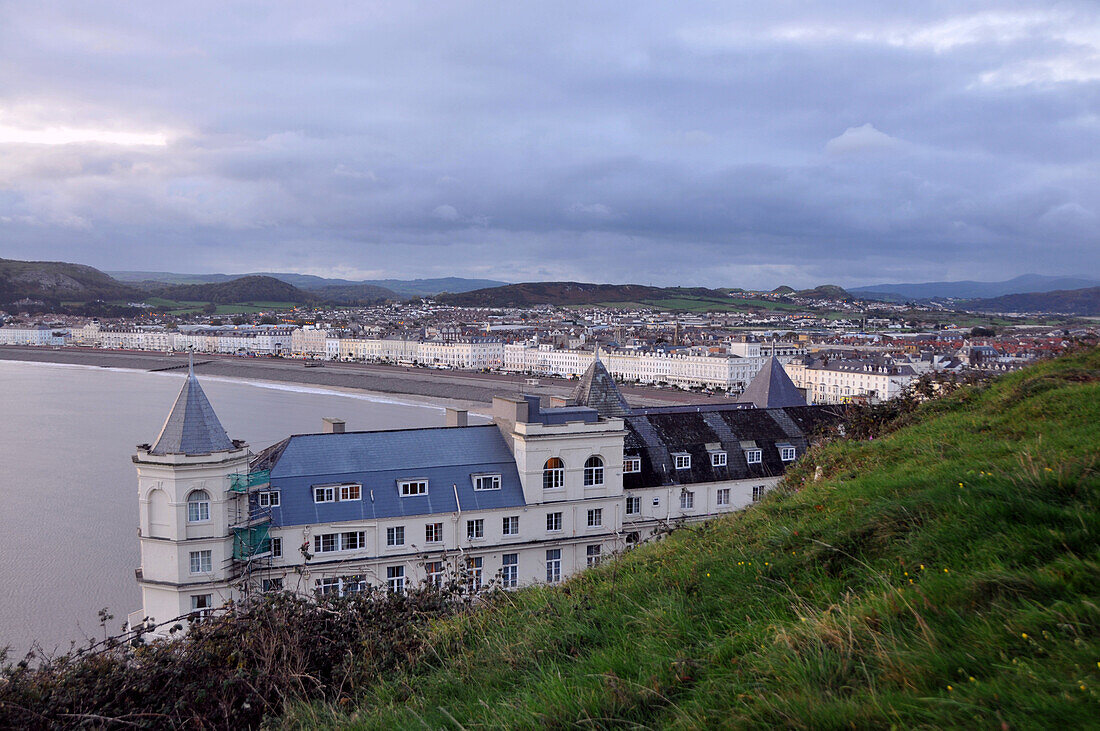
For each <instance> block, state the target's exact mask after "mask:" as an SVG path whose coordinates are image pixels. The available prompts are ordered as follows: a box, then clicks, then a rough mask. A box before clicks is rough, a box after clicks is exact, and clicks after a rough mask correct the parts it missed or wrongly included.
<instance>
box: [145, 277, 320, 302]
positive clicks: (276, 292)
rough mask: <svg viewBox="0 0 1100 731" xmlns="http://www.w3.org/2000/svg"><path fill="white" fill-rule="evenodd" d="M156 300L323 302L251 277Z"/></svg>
mask: <svg viewBox="0 0 1100 731" xmlns="http://www.w3.org/2000/svg"><path fill="white" fill-rule="evenodd" d="M153 294H155V295H156V296H157V297H161V298H163V299H167V300H177V301H180V302H213V303H215V304H237V303H244V302H293V303H295V304H315V303H319V302H320V301H321V298H320V297H318V296H317V295H315V294H312V293H309V292H305V291H303V290H300V289H298V288H297V287H295V286H293V285H290V284H287V283H286V282H283V281H280V280H278V279H275V278H273V277H261V276H249V277H240V278H238V279H232V280H229V281H227V282H218V283H215V284H179V285H175V286H172V287H164V288H162V289H158V290H155V291H154V292H153Z"/></svg>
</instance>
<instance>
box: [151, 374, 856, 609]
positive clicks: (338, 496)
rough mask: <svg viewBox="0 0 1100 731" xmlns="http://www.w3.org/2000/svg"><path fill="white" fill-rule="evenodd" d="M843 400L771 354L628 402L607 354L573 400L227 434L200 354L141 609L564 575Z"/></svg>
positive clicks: (745, 482) (763, 474)
mask: <svg viewBox="0 0 1100 731" xmlns="http://www.w3.org/2000/svg"><path fill="white" fill-rule="evenodd" d="M838 418H839V415H838V413H837V412H835V411H831V410H830V409H829V408H828V407H814V406H806V405H805V404H804V402H803V401H802V399H801V396H800V394H799V393H798V391H797V390H796V389H795V388H794V386H793V385H792V384H791V383H790V381H789V379H787V377H786V375H785V373H784V371H783V369H782V367H780V366H779V364H778V363H777V362H776V361H774V360H770V361H769V362H768V363H767V364H766V365H765V367H764V368H763V369H761V372H760V374H759V375H758V377H757V378H756V379H755V380H754V381H753V382H752V384H750V386H749V388H748V389H746V392H745V395H744V396H743V397H742V400H741V401H740V402H737V403H733V402H726V403H723V404H720V405H706V406H685V407H680V406H673V407H662V408H647V409H635V408H631V407H630V406H629V404H628V403H627V402H626V401H625V400H624V399H623V397H622V396H621V394H620V393H619V391H618V389H617V388H616V386H615V383H614V379H613V378H612V377H611V375H610V374H609V373H608V371H607V369H606V368H605V367H604V365H603V363H602V362H600V361H599V360H596V361H594V362H593V363H592V364H591V365H590V366H589V368H588V370H587V371H586V372H585V373H584V375H583V377H582V378H581V380H580V382H579V384H578V386H577V389H576V390H575V392H574V394H573V398H572V399H571V400H568V401H565V400H563V402H558V403H553V404H551V405H550V406H549V407H546V406H544V405H543V404H541V403H540V401H539V399H538V397H533V396H526V397H523V398H497V399H495V400H494V402H493V416H492V421H491V422H490V423H488V424H478V425H473V424H470V423H468V421H467V417H466V415H465V413H464V412H458V411H450V412H448V415H447V425H446V426H442V427H439V428H427V429H397V430H389V431H373V432H345V431H344V430H343V423H342V422H340V421H339V420H336V419H329V420H326V426H325V428H324V429H323V431H322V432H321V433H317V434H303V435H294V436H289V437H287V438H286V439H284V440H282V441H281V442H279V443H277V444H274V445H272V446H270V447H268V448H266V449H264V450H262V451H260V452H259V453H253V452H251V451H250V449H249V447H248V445H247V444H244V443H243V442H241V441H237V440H232V439H230V438H229V437H228V436H227V435H226V433H225V430H224V429H223V428H222V426H221V424H220V422H219V421H218V418H217V416H216V415H215V413H214V410H213V408H212V406H211V404H210V402H209V401H208V400H207V398H206V396H205V395H204V393H203V391H202V388H201V387H200V385H199V383H198V381H197V379H196V378H195V375H194V372H193V370H192V371H191V372H190V373H189V375H188V378H187V380H186V382H185V384H184V386H183V388H182V390H181V391H180V394H179V397H178V398H177V400H176V402H175V405H174V406H173V408H172V410H171V412H170V414H169V416H168V419H167V420H166V422H165V424H164V427H163V428H162V430H161V432H160V434H159V435H158V437H157V438H156V439H155V440H154V441H153V442H152V443H150V444H143V445H139V447H138V450H137V454H136V455H135V456H134V458H133V461H134V464H135V466H136V468H137V474H138V501H139V505H140V531H139V533H140V543H141V567H140V568H139V569H138V571H137V576H138V581H139V584H140V586H141V589H142V601H143V606H142V608H141V609H140V610H139V611H136V612H134V613H132V614H131V615H130V616H129V622H130V625H131V627H139V626H141V625H142V624H146V625H147V626H149V625H152V624H156V623H157V622H166V621H169V620H173V619H175V618H176V617H179V616H182V615H185V614H188V613H189V612H201V611H204V610H207V609H212V608H216V607H218V606H221V605H223V604H225V603H226V602H229V601H242V600H243V601H247V599H248V598H249V597H250V596H252V595H254V594H255V593H257V592H265V591H293V592H298V593H302V594H311V593H318V594H327V593H336V594H347V593H354V592H358V591H362V590H364V589H365V588H366V586H367V585H368V584H370V585H375V586H383V587H386V588H388V589H389V590H391V591H404V590H405V589H406V588H408V587H409V586H410V585H412V584H418V583H421V582H430V583H440V582H442V581H444V580H445V578H447V577H457V578H458V579H459V580H460V581H461V582H462V583H463V584H464V585H465V586H466V587H467V588H468V589H469V590H470V591H473V592H476V591H478V590H480V589H481V588H483V587H485V586H488V585H496V586H500V587H502V588H506V589H507V588H513V587H518V586H523V585H528V584H533V583H551V584H552V583H557V582H559V581H562V580H564V579H565V578H567V577H568V576H570V575H572V574H574V573H576V572H578V571H581V570H584V569H585V568H587V567H589V566H592V565H594V564H596V563H598V562H599V561H601V560H603V559H604V558H606V557H608V556H610V555H612V554H614V553H616V552H620V551H623V550H626V549H628V548H629V547H631V546H632V545H634V544H636V543H638V542H640V541H645V540H647V539H649V538H651V537H653V536H655V535H657V534H659V533H661V532H662V531H664V530H666V529H668V528H670V527H672V526H674V525H676V524H678V523H681V522H689V523H690V522H695V521H700V520H705V519H708V518H711V517H714V516H716V515H721V514H723V513H727V512H730V511H735V510H739V509H742V508H744V507H746V506H748V505H750V504H752V503H753V502H754V501H756V500H759V499H760V497H761V496H762V495H764V494H765V493H766V492H767V491H768V490H770V489H772V488H773V487H774V486H775V485H776V483H777V482H778V480H779V479H780V477H781V476H782V474H783V473H784V471H785V470H786V468H787V467H788V466H789V465H791V464H793V463H794V462H795V461H796V460H797V459H798V458H799V457H800V456H801V455H802V454H803V453H804V452H805V451H806V449H807V448H808V446H809V443H810V439H811V436H812V435H813V434H814V433H815V432H816V431H817V430H818V429H819V428H821V427H822V426H823V425H828V424H833V423H835V422H836V421H837V419H838Z"/></svg>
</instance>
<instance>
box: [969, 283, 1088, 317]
mask: <svg viewBox="0 0 1100 731" xmlns="http://www.w3.org/2000/svg"><path fill="white" fill-rule="evenodd" d="M962 306H963V307H965V308H966V309H968V310H976V311H978V312H1047V313H1054V314H1059V315H1080V316H1085V317H1096V316H1100V287H1085V288H1082V289H1069V290H1057V291H1054V292H1027V293H1024V294H1006V295H1004V296H1003V297H992V298H988V299H977V300H971V301H969V302H965V303H963V305H962Z"/></svg>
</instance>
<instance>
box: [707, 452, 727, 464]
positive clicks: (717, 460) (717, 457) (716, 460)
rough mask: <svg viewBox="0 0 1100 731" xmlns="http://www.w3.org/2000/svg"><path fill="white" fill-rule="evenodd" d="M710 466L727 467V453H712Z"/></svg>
mask: <svg viewBox="0 0 1100 731" xmlns="http://www.w3.org/2000/svg"><path fill="white" fill-rule="evenodd" d="M710 466H711V467H725V466H726V453H725V452H711V453H710Z"/></svg>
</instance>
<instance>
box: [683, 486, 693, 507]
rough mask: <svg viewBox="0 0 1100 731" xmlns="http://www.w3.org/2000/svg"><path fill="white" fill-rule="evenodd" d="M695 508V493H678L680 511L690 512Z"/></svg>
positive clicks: (687, 491)
mask: <svg viewBox="0 0 1100 731" xmlns="http://www.w3.org/2000/svg"><path fill="white" fill-rule="evenodd" d="M694 507H695V493H693V492H691V491H689V490H681V491H680V510H691V509H692V508H694Z"/></svg>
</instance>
